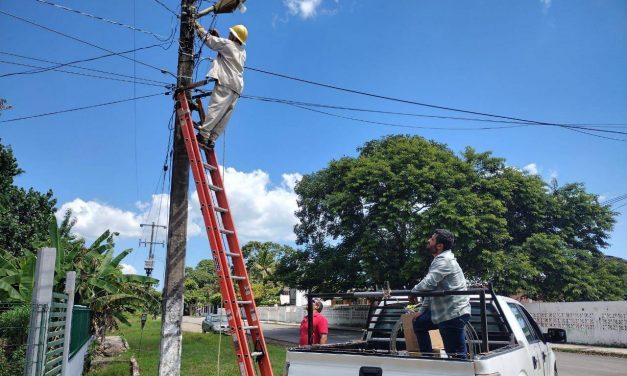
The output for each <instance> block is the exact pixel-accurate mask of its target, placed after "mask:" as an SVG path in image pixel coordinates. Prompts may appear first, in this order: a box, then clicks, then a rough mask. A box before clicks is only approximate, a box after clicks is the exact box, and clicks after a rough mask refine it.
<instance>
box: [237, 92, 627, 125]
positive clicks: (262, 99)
mask: <svg viewBox="0 0 627 376" xmlns="http://www.w3.org/2000/svg"><path fill="white" fill-rule="evenodd" d="M241 98H245V99H253V100H259V101H264V102H276V103H284V104H295V105H302V106H306V107H320V108H330V109H335V110H346V111H356V112H368V113H377V114H385V115H399V116H411V117H422V118H432V119H446V120H462V121H472V122H486V123H499V124H525V125H533V124H534V123H529V122H524V121H509V120H493V119H482V118H467V117H457V116H438V115H426V114H416V113H409V112H395V111H384V110H373V109H366V108H356V107H347V106H337V105H331V104H321V103H311V102H302V101H295V100H291V99H280V98H271V97H262V96H255V95H242V96H241ZM566 125H569V126H579V125H585V126H589V127H595V128H605V127H627V124H620V123H612V124H607V123H602V124H597V123H585V124H582V123H579V124H573V123H568V124H566Z"/></svg>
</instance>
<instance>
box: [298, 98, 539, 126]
mask: <svg viewBox="0 0 627 376" xmlns="http://www.w3.org/2000/svg"><path fill="white" fill-rule="evenodd" d="M287 104H288V105H290V106H293V107H297V108H300V109H303V110H307V111H311V112H316V113H319V114H323V115H327V116H333V117H337V118H340V119H346V120H351V121H357V122H361V123H367V124H376V125H387V126H390V127H399V128H412V129H437V130H447V131H483V130H489V129H508V128H520V127H528V126H529V125H526V124H521V125H504V126H500V127H498V126H494V127H480V128H468V127H425V126H419V125H406V124H397V123H388V122H382V121H373V120H366V119H360V118H354V117H350V116H343V115H338V114H333V113H330V112H326V111H320V110H315V109H313V108H308V107H305V106H301V105H296V104H289V103H287Z"/></svg>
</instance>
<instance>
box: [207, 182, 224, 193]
mask: <svg viewBox="0 0 627 376" xmlns="http://www.w3.org/2000/svg"><path fill="white" fill-rule="evenodd" d="M207 185H208V186H209V189H211V190H212V191H216V192H222V191H223V189H222V188H220V187H218V186H217V185H213V184H210V183H207Z"/></svg>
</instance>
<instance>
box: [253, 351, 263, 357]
mask: <svg viewBox="0 0 627 376" xmlns="http://www.w3.org/2000/svg"><path fill="white" fill-rule="evenodd" d="M262 355H263V353H262V352H261V351H255V352H251V353H250V356H252V357H253V358H256V357H258V356H262Z"/></svg>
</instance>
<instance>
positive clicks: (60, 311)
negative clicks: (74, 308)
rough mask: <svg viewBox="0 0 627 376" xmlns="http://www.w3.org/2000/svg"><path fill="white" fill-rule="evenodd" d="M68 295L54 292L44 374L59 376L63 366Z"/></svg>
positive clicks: (49, 316)
mask: <svg viewBox="0 0 627 376" xmlns="http://www.w3.org/2000/svg"><path fill="white" fill-rule="evenodd" d="M67 302H68V295H67V294H62V293H58V292H54V293H52V303H51V304H50V312H49V313H48V330H47V334H46V351H45V355H44V359H43V363H44V370H43V375H44V376H59V375H61V370H62V367H63V344H64V342H65V341H66V338H65V323H66V316H67Z"/></svg>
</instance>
